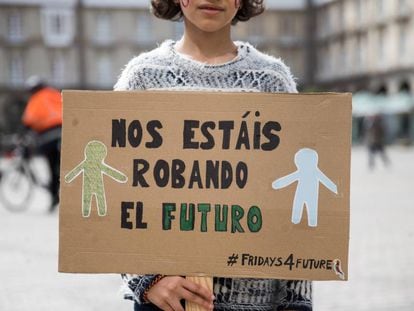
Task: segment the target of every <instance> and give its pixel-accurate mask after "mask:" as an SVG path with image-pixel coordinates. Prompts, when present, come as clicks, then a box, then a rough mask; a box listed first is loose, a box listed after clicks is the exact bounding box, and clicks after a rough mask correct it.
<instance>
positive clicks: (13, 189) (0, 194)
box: [0, 135, 43, 212]
mask: <svg viewBox="0 0 414 311" xmlns="http://www.w3.org/2000/svg"><path fill="white" fill-rule="evenodd" d="M32 146H33V138H32V137H30V135H25V136H22V137H19V136H17V135H11V136H8V137H4V138H3V139H2V147H3V148H2V149H5V151H4V152H2V153H3V157H2V160H1V165H0V201H1V202H2V203H3V204H2V205H3V206H4V207H5V208H6V209H8V210H9V211H11V212H22V211H24V210H26V209H27V208H28V206H29V204H28V203H29V202H30V199H31V198H32V195H33V193H34V188H35V186H37V185H40V186H43V185H42V184H41V183H40V181H39V180H38V178H37V177H36V173H35V171H34V168H33V166H32V165H31V159H32V156H33V152H32V150H31V149H32V148H31V147H32Z"/></svg>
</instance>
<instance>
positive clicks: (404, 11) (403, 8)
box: [398, 0, 410, 14]
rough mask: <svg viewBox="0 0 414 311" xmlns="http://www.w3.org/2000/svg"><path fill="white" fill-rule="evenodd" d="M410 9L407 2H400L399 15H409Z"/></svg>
mask: <svg viewBox="0 0 414 311" xmlns="http://www.w3.org/2000/svg"><path fill="white" fill-rule="evenodd" d="M409 9H410V8H409V6H408V2H407V0H398V13H400V14H407V12H408V11H409Z"/></svg>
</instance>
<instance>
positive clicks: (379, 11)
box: [376, 0, 385, 18]
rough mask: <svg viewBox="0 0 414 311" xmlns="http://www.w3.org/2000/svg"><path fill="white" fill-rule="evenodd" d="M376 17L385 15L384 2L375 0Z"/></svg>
mask: <svg viewBox="0 0 414 311" xmlns="http://www.w3.org/2000/svg"><path fill="white" fill-rule="evenodd" d="M376 5H377V15H378V17H379V18H382V17H384V15H385V14H384V13H385V10H384V9H385V7H384V0H377V3H376Z"/></svg>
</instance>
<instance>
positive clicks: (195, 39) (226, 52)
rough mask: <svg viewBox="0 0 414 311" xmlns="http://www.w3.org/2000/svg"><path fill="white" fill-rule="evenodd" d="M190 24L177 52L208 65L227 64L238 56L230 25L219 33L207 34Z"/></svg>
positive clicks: (178, 44) (177, 46) (177, 47)
mask: <svg viewBox="0 0 414 311" xmlns="http://www.w3.org/2000/svg"><path fill="white" fill-rule="evenodd" d="M188 24H189V23H188ZM188 24H186V27H185V31H184V35H183V37H182V38H181V39H180V41H178V42H177V44H176V46H175V48H176V50H177V52H179V53H181V54H184V55H186V56H188V57H190V58H191V59H193V60H196V61H199V62H203V63H208V64H221V63H225V62H228V61H231V60H232V59H234V58H235V57H236V56H237V46H236V45H235V44H234V42H233V41H232V40H231V33H230V27H231V26H230V25H229V26H228V27H226V28H225V29H221V30H220V31H217V32H205V31H201V30H200V29H198V28H196V27H191V26H190V25H188Z"/></svg>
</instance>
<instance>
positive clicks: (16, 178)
mask: <svg viewBox="0 0 414 311" xmlns="http://www.w3.org/2000/svg"><path fill="white" fill-rule="evenodd" d="M32 190H33V180H32V178H31V176H30V172H29V169H28V168H27V167H25V165H24V164H23V165H21V166H18V167H15V168H12V169H9V170H6V171H3V172H2V176H1V180H0V200H1V201H2V202H3V203H4V204H3V205H4V207H5V208H6V209H8V210H9V211H11V212H20V211H24V210H25V209H27V207H28V203H29V200H30V197H31V195H32Z"/></svg>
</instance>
